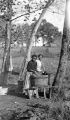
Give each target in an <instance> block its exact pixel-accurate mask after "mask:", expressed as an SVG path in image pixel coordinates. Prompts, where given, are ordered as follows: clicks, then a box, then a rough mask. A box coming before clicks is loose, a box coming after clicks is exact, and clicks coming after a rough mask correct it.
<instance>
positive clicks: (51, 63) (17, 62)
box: [0, 47, 70, 83]
mask: <svg viewBox="0 0 70 120" xmlns="http://www.w3.org/2000/svg"><path fill="white" fill-rule="evenodd" d="M59 52H60V48H58V47H49V48H48V47H33V48H32V54H37V55H38V54H40V53H41V54H43V56H44V58H43V63H44V66H45V69H46V71H47V72H49V73H52V74H53V76H54V74H55V73H56V71H57V67H58V63H59ZM11 55H12V62H13V68H14V69H15V71H18V72H20V69H21V66H22V62H23V60H24V55H25V48H18V47H15V48H11ZM2 57H3V49H0V70H1V67H2ZM69 70H70V61H68V67H67V73H66V76H70V72H69ZM14 80H15V81H14ZM17 80H18V75H10V76H9V81H10V82H11V83H14V82H15V83H16V82H17Z"/></svg>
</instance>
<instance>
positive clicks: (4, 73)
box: [0, 21, 11, 85]
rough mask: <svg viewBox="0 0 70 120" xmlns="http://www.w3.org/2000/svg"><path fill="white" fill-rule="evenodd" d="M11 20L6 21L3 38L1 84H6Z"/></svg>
mask: <svg viewBox="0 0 70 120" xmlns="http://www.w3.org/2000/svg"><path fill="white" fill-rule="evenodd" d="M10 38H11V22H10V21H7V24H6V38H5V48H4V56H3V64H2V70H1V81H0V84H1V85H7V78H8V71H9V65H10V41H11V39H10Z"/></svg>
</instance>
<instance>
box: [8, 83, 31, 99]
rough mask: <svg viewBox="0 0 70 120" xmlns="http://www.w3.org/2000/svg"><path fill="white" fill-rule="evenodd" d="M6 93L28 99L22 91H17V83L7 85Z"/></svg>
mask: <svg viewBox="0 0 70 120" xmlns="http://www.w3.org/2000/svg"><path fill="white" fill-rule="evenodd" d="M7 95H12V96H16V97H21V98H26V99H29V97H28V96H27V95H25V94H24V93H22V92H19V90H18V86H17V85H13V84H12V85H8V93H7Z"/></svg>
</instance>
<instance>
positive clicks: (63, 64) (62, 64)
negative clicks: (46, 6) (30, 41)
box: [53, 0, 70, 89]
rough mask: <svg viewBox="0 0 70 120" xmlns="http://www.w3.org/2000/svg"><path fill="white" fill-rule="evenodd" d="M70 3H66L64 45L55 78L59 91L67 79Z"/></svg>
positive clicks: (54, 83) (62, 45)
mask: <svg viewBox="0 0 70 120" xmlns="http://www.w3.org/2000/svg"><path fill="white" fill-rule="evenodd" d="M68 1H69V0H67V1H66V10H65V20H64V28H63V36H62V44H61V52H60V59H59V64H58V69H57V72H56V75H55V78H54V82H53V86H55V85H58V87H59V89H60V88H61V87H62V82H63V79H64V77H65V73H66V68H67V59H68V45H69V39H70V38H69V34H70V30H69V27H68V26H69V23H68V20H67V19H68V11H67V5H68Z"/></svg>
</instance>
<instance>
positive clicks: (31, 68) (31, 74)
mask: <svg viewBox="0 0 70 120" xmlns="http://www.w3.org/2000/svg"><path fill="white" fill-rule="evenodd" d="M36 59H37V56H36V55H32V57H31V60H30V61H29V62H28V64H27V75H26V80H25V86H24V89H29V88H31V87H33V86H34V78H35V77H36V72H37V62H36Z"/></svg>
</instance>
